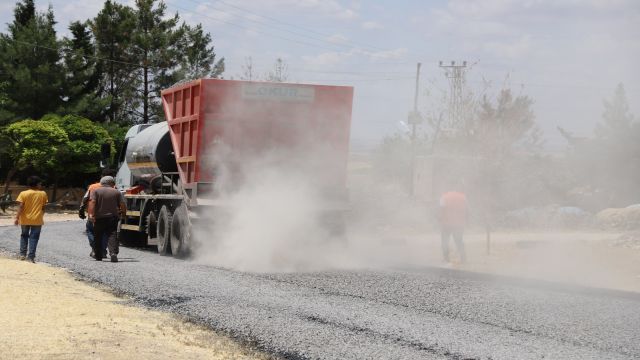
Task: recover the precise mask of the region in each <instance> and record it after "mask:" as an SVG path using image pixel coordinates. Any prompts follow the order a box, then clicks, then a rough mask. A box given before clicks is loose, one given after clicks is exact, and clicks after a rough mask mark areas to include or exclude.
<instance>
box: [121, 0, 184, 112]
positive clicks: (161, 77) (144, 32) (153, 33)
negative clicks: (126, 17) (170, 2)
mask: <svg viewBox="0 0 640 360" xmlns="http://www.w3.org/2000/svg"><path fill="white" fill-rule="evenodd" d="M166 9H167V6H166V4H165V3H164V2H159V3H156V1H155V0H136V9H135V15H136V27H135V32H134V34H133V37H132V51H133V54H134V56H135V59H136V61H137V62H138V63H140V64H141V65H142V66H141V67H140V68H139V69H136V70H135V72H134V74H135V76H136V77H137V78H138V83H139V84H140V87H139V90H138V91H139V95H140V100H141V102H142V109H141V110H142V112H140V111H138V110H137V109H134V111H135V112H136V114H137V115H138V116H139V118H140V119H141V122H142V123H143V124H146V123H149V122H153V121H155V120H157V119H158V118H159V117H160V116H161V110H162V109H161V107H160V91H162V90H163V89H165V88H167V87H169V86H170V85H172V84H174V83H175V82H176V81H178V80H179V79H180V78H179V72H178V71H177V70H178V69H177V66H178V65H179V63H180V60H181V55H180V53H179V51H178V50H179V47H178V45H177V44H179V43H180V41H179V40H180V39H181V38H182V37H183V32H184V31H185V30H186V29H185V28H184V27H181V28H178V27H177V24H178V20H179V17H178V14H175V15H174V16H171V17H167V16H166V14H165V13H166Z"/></svg>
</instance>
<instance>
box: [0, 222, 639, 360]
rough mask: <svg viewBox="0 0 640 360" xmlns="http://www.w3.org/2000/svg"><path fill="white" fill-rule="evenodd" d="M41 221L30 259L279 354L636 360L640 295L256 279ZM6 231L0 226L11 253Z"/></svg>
mask: <svg viewBox="0 0 640 360" xmlns="http://www.w3.org/2000/svg"><path fill="white" fill-rule="evenodd" d="M83 229H84V223H83V222H82V221H69V222H60V223H49V224H46V225H45V227H44V228H43V231H42V236H41V240H40V244H39V245H38V253H37V260H38V261H41V262H46V263H49V264H52V265H54V266H59V267H64V268H67V269H69V270H70V271H72V272H73V273H74V274H75V275H77V276H79V277H81V278H83V279H86V280H90V281H95V282H98V283H101V284H104V285H106V286H108V287H110V288H112V289H113V290H114V291H115V292H118V293H123V294H127V295H129V296H131V297H132V298H133V299H134V301H135V302H136V303H138V304H141V305H143V306H147V307H151V308H156V309H158V308H159V309H161V310H165V311H171V312H174V313H177V314H181V315H184V316H186V317H187V318H189V319H191V320H193V321H195V322H198V323H202V324H206V325H207V326H209V327H211V328H213V329H215V330H218V331H222V332H225V333H227V334H229V335H231V336H233V337H235V338H237V339H239V340H241V341H246V342H248V343H251V344H253V345H255V346H258V347H260V348H261V349H263V350H265V351H267V352H270V353H272V354H274V355H275V356H277V357H280V358H286V359H307V358H309V359H638V358H640V294H637V293H630V292H622V291H610V290H602V289H591V288H583V287H576V286H564V285H559V284H554V283H547V282H540V281H530V280H529V281H525V280H519V279H514V278H507V277H499V276H489V275H481V274H473V273H467V272H463V271H456V270H446V269H437V268H429V267H424V268H411V269H395V270H362V271H329V272H316V273H287V274H257V273H243V272H238V271H233V270H228V269H224V268H219V267H214V266H206V265H199V264H196V263H193V262H190V261H188V260H178V259H173V258H171V257H162V256H159V255H157V254H156V253H155V252H153V251H149V250H139V249H133V248H126V247H121V248H120V262H119V263H110V262H97V261H94V260H93V259H91V258H89V256H88V255H89V251H90V249H89V247H88V244H87V240H86V237H85V236H84V234H83ZM18 236H19V231H18V228H17V227H14V226H5V227H0V249H3V250H6V251H9V252H14V253H15V252H16V251H17V250H18Z"/></svg>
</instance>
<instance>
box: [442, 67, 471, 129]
mask: <svg viewBox="0 0 640 360" xmlns="http://www.w3.org/2000/svg"><path fill="white" fill-rule="evenodd" d="M440 67H441V68H442V69H444V74H445V76H446V77H447V78H448V79H449V116H448V118H447V120H446V121H445V122H444V123H443V124H442V125H441V128H442V130H445V131H446V130H449V131H456V130H459V129H460V128H462V126H463V124H464V123H463V122H464V116H465V114H464V113H465V110H464V101H463V94H462V91H463V89H464V84H465V70H466V68H467V62H466V61H463V62H462V64H461V65H460V64H458V65H456V62H455V61H452V62H451V64H450V65H445V64H444V63H443V62H442V61H440Z"/></svg>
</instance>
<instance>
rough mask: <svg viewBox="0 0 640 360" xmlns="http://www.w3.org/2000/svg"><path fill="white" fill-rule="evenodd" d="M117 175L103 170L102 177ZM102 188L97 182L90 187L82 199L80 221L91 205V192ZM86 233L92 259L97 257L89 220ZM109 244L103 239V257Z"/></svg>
mask: <svg viewBox="0 0 640 360" xmlns="http://www.w3.org/2000/svg"><path fill="white" fill-rule="evenodd" d="M115 175H116V171H115V170H113V169H104V170H102V176H103V177H104V176H115ZM99 187H100V181H98V182H95V183H93V184H91V185H89V188H88V189H87V192H86V193H85V194H84V196H83V197H82V204H81V205H80V209H79V210H78V216H79V217H80V219H85V218H86V216H85V210H86V209H87V206H88V205H89V197H90V196H91V192H92V191H93V190H95V189H97V188H99ZM85 233H86V234H87V239H88V240H89V246H90V247H91V254H89V256H91V257H95V255H96V254H95V252H94V251H93V247H94V244H93V242H94V241H95V240H94V239H95V237H94V234H93V221H91V220H87V222H86V224H85ZM107 242H108V239H107V238H106V237H104V238H102V250H103V252H102V255H103V257H105V256H106V254H107Z"/></svg>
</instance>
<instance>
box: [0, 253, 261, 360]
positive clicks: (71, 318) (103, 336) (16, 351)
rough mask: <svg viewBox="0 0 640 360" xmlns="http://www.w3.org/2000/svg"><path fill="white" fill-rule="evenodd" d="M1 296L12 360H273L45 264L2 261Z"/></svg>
mask: <svg viewBox="0 0 640 360" xmlns="http://www.w3.org/2000/svg"><path fill="white" fill-rule="evenodd" d="M4 255H6V254H4ZM0 294H2V296H0V309H2V311H0V328H1V329H3V330H2V336H0V354H2V357H3V358H7V359H123V360H124V359H127V360H128V359H133V358H135V359H268V358H269V357H268V356H266V355H264V354H262V353H259V352H257V351H254V350H252V349H248V348H246V347H243V346H241V345H239V344H238V343H236V342H234V341H232V340H230V339H229V338H227V337H224V336H221V335H218V334H216V333H215V332H213V331H210V330H208V329H206V328H204V327H201V326H197V325H194V324H191V323H188V322H185V321H182V320H181V319H179V318H178V317H176V316H173V315H170V314H166V313H162V312H155V311H150V310H145V309H142V308H139V307H135V306H131V305H127V304H126V303H127V299H124V298H119V297H116V296H114V295H112V294H110V293H109V292H107V291H105V290H102V289H100V288H98V287H96V286H91V285H89V284H87V283H85V282H82V281H78V280H76V279H75V278H73V277H72V276H71V275H70V274H69V273H68V272H66V271H65V270H63V269H56V268H52V267H50V266H47V265H46V264H40V263H37V264H32V263H29V262H26V261H19V260H16V259H12V258H7V257H5V256H0Z"/></svg>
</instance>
